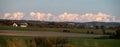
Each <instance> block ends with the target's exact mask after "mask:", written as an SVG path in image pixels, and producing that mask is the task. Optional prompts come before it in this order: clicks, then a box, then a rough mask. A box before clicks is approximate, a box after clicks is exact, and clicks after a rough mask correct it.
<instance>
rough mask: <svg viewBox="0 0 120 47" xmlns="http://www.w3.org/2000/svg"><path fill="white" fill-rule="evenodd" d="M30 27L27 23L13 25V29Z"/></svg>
mask: <svg viewBox="0 0 120 47" xmlns="http://www.w3.org/2000/svg"><path fill="white" fill-rule="evenodd" d="M18 26H19V27H28V24H27V23H18V24H17V23H13V27H18Z"/></svg>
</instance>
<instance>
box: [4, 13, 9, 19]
mask: <svg viewBox="0 0 120 47" xmlns="http://www.w3.org/2000/svg"><path fill="white" fill-rule="evenodd" d="M10 15H11V14H10V13H5V14H4V16H3V19H7V18H9V16H10Z"/></svg>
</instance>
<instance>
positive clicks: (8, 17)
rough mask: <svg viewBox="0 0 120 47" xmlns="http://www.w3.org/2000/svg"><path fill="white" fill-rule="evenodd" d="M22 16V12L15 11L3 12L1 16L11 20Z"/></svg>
mask: <svg viewBox="0 0 120 47" xmlns="http://www.w3.org/2000/svg"><path fill="white" fill-rule="evenodd" d="M23 17H24V14H23V13H22V12H15V13H13V14H10V13H5V14H4V16H3V18H4V19H11V20H21V19H22V18H23Z"/></svg>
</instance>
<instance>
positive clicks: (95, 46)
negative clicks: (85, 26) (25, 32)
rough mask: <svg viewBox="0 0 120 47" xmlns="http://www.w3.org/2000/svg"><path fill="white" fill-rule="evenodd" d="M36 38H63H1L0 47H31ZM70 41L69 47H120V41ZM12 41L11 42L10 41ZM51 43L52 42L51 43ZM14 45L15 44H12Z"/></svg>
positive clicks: (91, 39) (80, 39)
mask: <svg viewBox="0 0 120 47" xmlns="http://www.w3.org/2000/svg"><path fill="white" fill-rule="evenodd" d="M34 38H42V39H47V40H48V39H51V40H54V38H62V37H26V36H12V37H11V36H0V47H2V46H6V45H8V46H9V45H10V46H11V47H12V46H14V45H13V44H14V43H16V42H17V43H16V45H18V44H19V45H21V46H23V47H29V46H28V45H29V43H28V42H27V41H28V40H31V39H34ZM65 38H66V39H68V40H69V44H66V45H69V46H71V47H120V40H114V39H93V38H77V37H65ZM10 40H11V41H10ZM49 42H50V41H49ZM12 43H13V44H12ZM32 44H33V43H32Z"/></svg>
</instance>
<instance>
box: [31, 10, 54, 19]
mask: <svg viewBox="0 0 120 47" xmlns="http://www.w3.org/2000/svg"><path fill="white" fill-rule="evenodd" d="M30 17H31V19H32V20H39V21H50V18H52V14H51V13H48V14H45V13H40V12H30Z"/></svg>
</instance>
